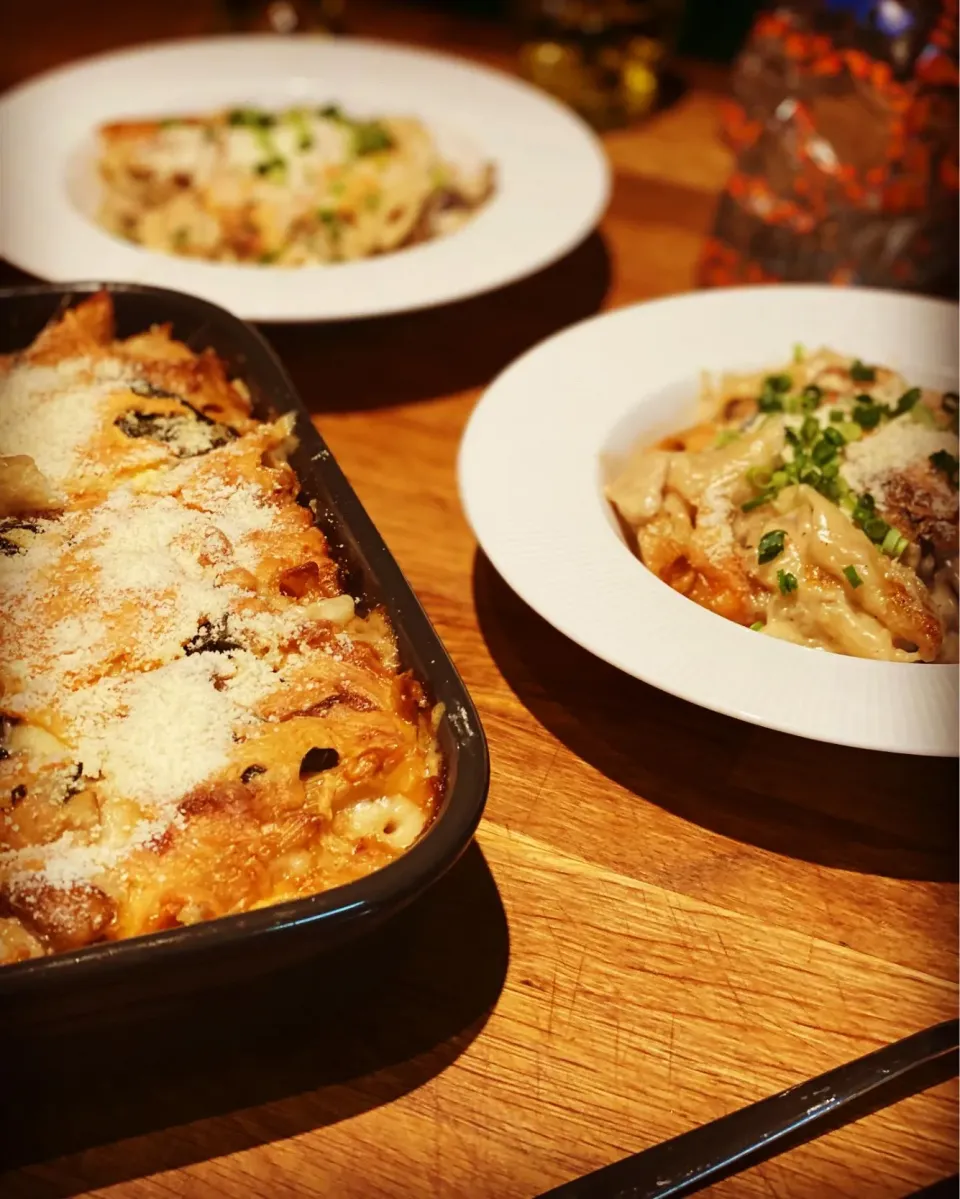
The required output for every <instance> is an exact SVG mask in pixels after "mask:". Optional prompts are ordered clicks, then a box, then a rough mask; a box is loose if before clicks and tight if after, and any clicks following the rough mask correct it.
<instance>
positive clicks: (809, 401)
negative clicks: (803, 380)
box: [800, 383, 823, 412]
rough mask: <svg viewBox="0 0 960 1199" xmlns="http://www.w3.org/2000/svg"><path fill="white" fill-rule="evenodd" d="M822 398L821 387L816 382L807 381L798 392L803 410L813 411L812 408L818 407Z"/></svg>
mask: <svg viewBox="0 0 960 1199" xmlns="http://www.w3.org/2000/svg"><path fill="white" fill-rule="evenodd" d="M822 399H823V389H822V388H820V387H818V386H817V385H816V383H808V384H807V386H806V387H805V388H804V389H803V391H802V392H801V393H800V400H801V406H802V407H803V410H804V412H813V411H814V409H816V408H819V407H820V401H821V400H822Z"/></svg>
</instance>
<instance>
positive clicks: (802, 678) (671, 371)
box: [459, 287, 958, 755]
mask: <svg viewBox="0 0 960 1199" xmlns="http://www.w3.org/2000/svg"><path fill="white" fill-rule="evenodd" d="M797 342H802V343H804V344H805V345H807V346H810V347H817V346H821V345H826V346H830V347H831V348H834V349H837V350H839V351H841V352H843V353H850V354H855V355H857V356H859V357H860V358H862V359H863V360H865V361H875V362H880V363H883V364H885V365H889V366H893V367H896V368H897V369H899V370H902V371H903V373H904V374H905V375H907V376H908V377H909V378H910V379H911V380H915V381H916V382H918V383H921V384H925V385H928V386H939V387H942V388H948V387H949V388H953V389H955V388H956V380H957V310H956V308H955V307H954V306H953V305H951V304H947V303H944V302H939V301H935V300H926V299H919V298H915V297H908V296H901V295H895V294H893V293H886V292H877V291H866V290H843V289H834V288H827V287H762V288H739V289H735V290H721V291H711V292H700V293H695V294H691V295H685V296H678V297H676V298H673V299H668V300H661V301H658V302H656V303H650V304H640V305H636V306H634V307H630V308H624V309H621V310H619V311H616V312H612V313H609V314H606V315H603V316H599V317H594V318H592V319H591V320H588V321H585V322H583V323H582V324H579V325H576V326H574V327H573V328H571V329H568V330H566V331H565V332H563V333H560V334H557V335H556V336H555V337H552V338H551V339H550V340H548V341H546V342H544V343H543V344H542V345H540V346H538V347H536V348H535V349H533V350H531V351H530V352H529V353H527V354H526V355H524V357H522V358H521V359H519V360H518V361H517V362H515V363H514V364H513V365H512V366H510V367H509V368H508V369H507V370H506V371H505V372H504V373H503V374H502V375H501V376H500V377H499V378H498V379H497V380H496V382H494V384H493V385H492V386H491V387H490V388H489V389H488V391H487V392H486V394H485V395H484V397H483V399H482V400H481V401H480V403H479V404H478V406H477V408H476V409H475V410H474V412H473V415H472V417H471V419H470V422H469V424H468V426H467V430H466V433H465V435H464V439H463V444H462V446H461V450H460V460H459V478H460V492H461V497H462V501H463V504H464V508H465V510H466V513H467V517H468V519H469V521H470V523H471V525H472V526H473V529H474V532H475V533H476V536H477V539H478V541H479V542H480V544H481V546H482V547H483V549H484V551H485V552H486V554H487V556H488V557H489V558H490V560H491V562H492V563H493V565H494V566H495V567H496V569H497V570H498V571H499V572H500V574H501V575H502V576H503V577H504V579H505V580H506V581H507V583H509V585H510V586H511V587H512V588H513V589H514V590H515V591H516V592H517V593H518V594H519V595H520V596H521V597H522V598H523V599H524V600H526V602H527V603H528V604H530V605H531V607H533V608H534V609H535V610H536V611H537V612H539V613H540V615H541V616H543V617H544V618H545V619H546V620H548V621H549V622H550V623H551V624H552V625H554V626H555V627H556V628H558V629H559V630H560V631H561V632H562V633H565V634H566V635H567V636H568V637H570V638H571V639H572V640H574V641H576V642H578V643H579V644H580V645H582V646H583V647H584V648H586V649H588V650H590V651H591V652H592V653H594V654H596V655H597V656H598V657H600V658H603V659H604V660H605V661H607V662H610V663H612V664H613V665H614V666H617V667H619V668H620V669H622V670H625V671H626V672H627V673H629V674H632V675H635V676H636V677H637V678H640V679H643V680H645V681H646V682H648V683H651V684H653V685H654V686H656V687H660V688H662V689H663V690H664V691H669V692H671V693H672V694H674V695H678V696H680V697H682V698H683V699H687V700H690V701H692V702H693V703H697V704H701V705H702V706H704V707H707V708H712V709H714V710H715V711H717V712H724V713H726V714H728V715H730V716H734V717H737V718H739V719H741V720H748V721H751V722H753V723H754V724H760V725H765V726H767V727H769V728H775V729H780V730H782V731H784V732H787V733H795V734H798V735H800V736H803V737H812V738H816V739H818V740H821V741H832V742H836V743H838V744H841V745H853V746H860V747H863V748H867V749H877V750H890V751H899V752H903V753H912V754H932V755H936V754H941V755H952V754H956V753H957V748H958V728H957V695H958V692H957V678H958V672H957V668H956V667H952V666H927V665H914V664H912V663H911V664H901V663H884V662H870V661H864V660H860V659H856V658H849V657H844V656H842V655H839V654H832V653H826V652H821V651H817V650H811V649H806V648H804V647H802V646H797V645H792V644H789V643H787V642H784V641H778V640H776V639H774V638H772V637H761V636H757V635H756V634H755V633H752V632H751V631H749V630H748V629H744V628H741V627H740V626H739V625H736V624H734V623H732V622H730V621H726V620H724V619H722V618H721V617H719V616H716V615H715V614H714V613H712V612H709V611H707V610H706V609H703V608H700V607H698V606H697V605H696V604H694V603H693V602H691V601H690V600H688V599H686V598H685V597H684V596H682V595H679V594H678V593H677V592H675V591H672V590H671V589H670V588H669V587H668V586H666V585H665V584H664V583H662V582H661V581H660V580H659V579H657V578H656V576H655V575H653V574H652V573H651V572H650V571H648V570H647V569H646V568H645V567H644V566H643V565H642V564H641V563H640V562H639V561H638V559H637V558H636V557H635V556H634V555H633V553H632V552H631V551H630V549H629V548H628V546H627V545H626V544H625V542H624V540H623V538H622V536H621V535H620V532H619V529H618V527H617V522H616V520H615V518H614V516H613V514H612V511H611V509H610V507H609V505H608V504H607V502H606V500H605V498H604V496H603V491H602V487H603V479H602V477H601V458H602V456H604V455H607V454H611V453H619V452H622V451H625V450H627V449H628V448H630V447H631V446H632V445H633V444H634V443H635V442H637V441H638V440H639V439H640V438H651V439H653V438H655V437H656V436H658V435H663V434H665V433H667V432H669V431H670V430H671V429H677V428H680V427H682V426H683V425H684V424H689V423H691V421H692V419H693V417H694V414H695V409H696V400H697V396H698V393H699V387H700V380H699V373H700V371H701V370H703V369H707V370H711V371H721V370H736V369H740V368H744V369H763V368H764V367H770V366H774V365H776V364H777V363H779V362H783V361H786V360H788V359H789V357H790V354H791V351H792V347H793V346H794V344H795V343H797ZM638 738H640V740H639V741H638V744H642V730H638Z"/></svg>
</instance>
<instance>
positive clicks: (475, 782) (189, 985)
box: [0, 283, 489, 1018]
mask: <svg viewBox="0 0 960 1199" xmlns="http://www.w3.org/2000/svg"><path fill="white" fill-rule="evenodd" d="M101 288H106V290H108V291H109V292H110V293H111V295H112V296H113V302H114V307H115V311H116V318H117V328H118V334H119V336H128V335H130V334H133V333H137V332H140V331H142V330H144V329H146V328H148V327H149V326H150V325H151V324H157V323H163V322H170V323H171V324H172V325H173V332H174V335H175V336H176V337H177V338H179V339H181V340H182V341H184V342H185V343H186V344H188V345H189V346H190V347H191V348H192V349H194V350H202V349H204V348H205V347H207V346H210V347H212V348H213V349H214V350H215V351H216V352H217V353H218V354H219V355H220V356H221V357H222V358H223V359H224V361H225V362H226V364H227V366H228V368H229V370H230V371H231V373H232V374H233V375H234V376H236V377H240V378H242V379H243V380H244V382H245V383H246V384H247V386H248V387H249V389H250V392H251V396H252V398H253V404H254V412H255V414H256V415H257V416H260V417H268V416H273V415H280V414H282V413H285V412H290V411H293V412H295V413H296V416H297V429H296V431H297V434H298V438H299V447H298V449H297V450H296V452H295V453H294V454H293V455H292V456H291V459H290V461H291V464H292V465H293V466H294V468H295V469H296V471H297V474H298V476H299V478H300V481H301V485H302V499H303V501H304V502H309V503H310V506H311V507H312V508H313V510H314V512H315V515H316V520H317V524H318V525H319V526H320V528H321V529H322V530H323V532H324V533H325V534H326V535H327V538H328V540H329V543H330V547H331V552H332V553H333V554H334V556H335V557H336V558H337V560H338V563H339V565H340V566H341V569H342V570H343V571H344V572H345V575H346V577H347V579H348V580H349V587H350V590H351V591H352V594H353V595H355V596H357V597H359V598H360V599H361V601H363V602H366V603H367V604H374V603H379V604H382V605H383V606H384V608H385V609H386V611H387V612H388V613H389V615H390V619H391V621H392V622H393V627H394V629H395V631H396V635H397V640H398V642H399V648H400V654H401V658H402V661H403V664H404V666H405V667H408V668H411V669H412V670H413V671H414V672H415V674H416V675H417V677H418V678H419V679H420V681H421V682H422V683H423V684H425V686H426V687H427V690H428V692H429V693H430V695H431V697H432V698H433V700H434V701H435V702H439V703H442V704H443V705H444V709H445V715H444V717H443V719H442V721H441V724H440V729H439V739H440V745H441V749H442V751H443V754H444V757H445V762H446V788H445V794H444V798H443V801H442V804H441V808H440V811H439V813H438V815H437V817H436V819H435V821H434V823H433V825H432V826H431V827H430V828H429V829H428V831H427V832H426V834H425V835H424V836H423V838H422V840H420V841H419V842H417V843H416V844H415V845H414V846H412V847H411V849H409V850H408V851H407V852H406V853H405V854H404V855H403V857H401V858H399V859H398V860H397V861H396V862H394V863H392V864H391V865H389V866H387V867H385V868H384V869H382V870H380V871H377V872H375V873H374V874H371V875H369V876H368V877H366V878H363V879H360V880H358V881H356V882H352V883H349V884H347V885H345V886H342V887H338V888H336V889H334V890H331V891H327V892H323V893H321V894H319V895H314V896H310V897H309V898H306V899H300V900H296V901H293V902H289V903H283V904H278V905H275V906H273V907H269V908H262V909H260V910H258V911H254V912H250V913H248V914H244V915H238V916H226V917H221V918H220V919H217V920H212V921H209V922H207V923H201V924H195V925H190V926H188V927H184V928H177V929H171V930H168V931H164V932H161V933H152V934H148V935H145V936H141V937H133V938H130V939H128V940H123V941H113V942H103V943H101V944H97V945H91V946H88V947H86V948H84V949H81V950H79V951H76V952H67V953H60V954H56V955H54V956H52V957H49V958H40V959H36V960H33V961H28V962H20V963H16V964H13V965H8V966H0V1018H3V1017H4V1016H5V1015H6V1014H7V1013H8V1012H9V1011H10V1009H11V1008H12V1007H16V1008H19V1009H24V1008H31V1009H36V1006H37V1004H40V1006H43V1007H46V1006H47V1005H48V1003H49V1002H50V1001H53V1002H55V1004H56V1006H57V1007H58V1008H60V1010H61V1012H62V1007H61V1005H62V1004H64V1003H65V1002H66V1003H67V1005H68V1006H71V1001H72V1004H73V1005H76V1004H79V1005H80V1007H84V1006H86V1004H85V1003H84V997H87V998H88V999H89V1000H90V1001H92V1002H93V1003H95V1004H96V1006H97V1007H101V1006H102V1005H103V1004H104V1003H106V1004H108V1005H112V1004H113V1003H115V1002H121V1003H124V1004H126V1003H127V1002H135V1001H136V999H137V998H138V997H142V996H143V995H145V994H149V995H150V996H151V997H152V998H153V999H156V998H157V996H158V993H162V992H176V991H185V990H194V989H196V988H197V987H199V986H201V985H205V984H206V983H211V982H217V983H220V984H222V983H223V981H224V980H225V979H228V978H231V977H234V976H237V975H241V976H242V975H245V974H248V973H251V972H255V973H259V972H262V971H264V970H267V969H271V968H273V967H275V966H279V965H281V964H284V963H287V962H289V961H290V960H291V959H296V958H298V957H302V956H303V955H306V954H311V955H312V954H319V953H326V952H327V951H330V950H334V949H339V947H342V946H343V945H344V943H345V942H346V941H349V940H353V939H354V938H356V937H358V936H360V935H362V934H364V933H366V932H367V931H369V930H372V929H373V928H375V927H377V926H379V925H380V924H381V923H382V922H383V921H384V920H386V919H387V918H388V917H390V916H392V915H394V914H395V913H397V912H399V911H400V909H402V908H404V907H405V906H406V905H407V904H408V903H409V902H410V901H411V900H413V899H415V898H416V897H417V896H418V895H420V894H421V893H422V892H423V891H425V890H426V889H427V888H428V887H429V886H430V884H431V883H433V882H434V881H435V880H436V879H438V878H439V877H440V876H441V875H442V874H443V873H444V872H445V871H446V870H447V869H448V867H450V866H451V865H452V864H453V863H454V862H455V861H456V860H457V858H458V857H459V856H460V854H461V853H462V852H463V850H464V849H465V848H466V847H467V845H468V844H469V842H470V840H471V837H472V835H473V832H474V830H475V829H476V826H477V823H478V822H479V819H480V815H481V812H482V810H483V805H484V801H485V798H486V792H487V784H488V780H489V761H488V757H487V747H486V741H485V738H484V734H483V729H482V727H481V725H480V721H479V718H478V716H477V712H476V710H475V708H474V706H473V703H472V701H471V699H470V697H469V695H468V694H467V691H466V688H465V687H464V685H463V682H462V681H461V679H460V677H459V675H458V674H457V671H456V668H455V667H454V665H453V663H452V662H451V660H450V658H449V656H448V654H447V652H446V650H445V649H444V647H443V645H442V643H441V642H440V639H439V638H438V636H437V634H436V632H435V631H434V629H433V626H432V625H431V624H430V621H429V620H428V618H427V616H426V614H425V613H424V611H423V609H422V608H421V606H420V604H419V602H418V600H417V598H416V596H415V595H414V594H413V591H412V590H411V588H410V585H409V584H408V583H407V581H406V579H405V578H404V576H403V574H402V573H401V571H400V568H399V566H398V565H397V563H396V561H395V560H394V558H393V556H392V555H391V553H390V551H389V550H388V549H387V547H386V545H385V544H384V542H383V539H382V538H381V537H380V535H379V533H378V532H377V530H376V529H375V528H374V526H373V523H372V522H371V520H370V518H369V517H368V516H367V514H366V512H365V511H364V509H363V507H362V505H361V504H360V501H359V500H358V499H357V496H356V495H355V493H354V491H353V489H352V488H351V487H350V485H349V483H347V481H346V479H345V478H344V476H343V474H342V472H341V471H340V468H339V467H338V466H337V464H336V462H335V461H334V459H333V457H332V456H331V454H330V452H329V450H328V449H327V447H326V446H325V445H324V442H323V440H322V438H321V437H320V436H319V434H318V433H317V432H316V430H315V429H314V427H313V424H312V422H311V420H310V417H309V415H308V413H307V410H306V408H305V407H304V405H303V403H302V401H301V400H300V398H299V396H298V395H297V393H296V391H295V389H294V387H293V384H292V383H291V381H290V379H289V377H288V376H287V373H286V371H285V370H284V368H283V366H282V365H281V364H280V362H279V360H278V358H277V357H276V355H275V354H274V352H273V351H272V350H271V349H270V347H269V346H268V345H267V343H266V342H265V341H264V339H263V338H262V337H261V336H260V334H259V333H257V332H256V331H255V330H254V329H251V328H250V327H249V326H248V325H246V324H244V323H243V322H242V321H240V320H238V319H237V318H236V317H234V316H231V315H230V314H229V313H227V312H225V311H224V310H223V309H221V308H217V307H216V306H214V305H213V304H209V303H207V302H206V301H204V300H199V299H196V298H194V297H193V296H187V295H183V294H181V293H179V292H174V291H167V290H165V289H162V288H156V287H146V286H140V285H137V284H109V283H107V284H100V283H78V284H74V285H71V286H66V285H61V284H57V285H53V284H51V285H37V286H27V287H16V288H8V289H0V353H9V352H11V351H15V350H18V349H22V348H23V347H24V346H26V345H28V344H29V343H30V342H31V341H32V340H33V338H34V337H35V336H36V334H37V333H38V332H39V331H40V329H41V328H42V327H43V326H44V325H45V324H46V323H47V321H48V320H49V319H50V318H51V317H53V316H54V315H56V314H57V313H58V312H59V311H60V310H62V309H63V308H64V307H66V306H68V305H69V304H71V303H72V302H75V301H77V300H79V299H81V298H82V297H83V296H86V295H90V294H91V293H93V292H95V291H97V290H99V289H101ZM2 419H3V414H2V411H0V420H2ZM159 732H162V731H159Z"/></svg>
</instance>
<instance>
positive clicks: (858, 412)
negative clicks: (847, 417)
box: [853, 400, 882, 429]
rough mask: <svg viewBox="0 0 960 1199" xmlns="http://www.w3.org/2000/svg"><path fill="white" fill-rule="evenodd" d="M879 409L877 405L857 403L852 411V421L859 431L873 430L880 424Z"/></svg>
mask: <svg viewBox="0 0 960 1199" xmlns="http://www.w3.org/2000/svg"><path fill="white" fill-rule="evenodd" d="M881 415H882V413H881V409H880V405H879V404H862V403H860V402H859V400H858V402H857V404H855V405H854V409H853V419H854V420H855V421H856V422H857V424H858V425H859V426H860V428H861V429H875V428H876V427H877V425H879V424H880V417H881Z"/></svg>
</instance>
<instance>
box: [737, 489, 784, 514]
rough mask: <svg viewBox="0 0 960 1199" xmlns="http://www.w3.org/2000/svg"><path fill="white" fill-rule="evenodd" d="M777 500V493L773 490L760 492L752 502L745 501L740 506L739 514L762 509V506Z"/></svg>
mask: <svg viewBox="0 0 960 1199" xmlns="http://www.w3.org/2000/svg"><path fill="white" fill-rule="evenodd" d="M776 498H777V493H776V492H775V491H773V490H770V491H761V492H760V494H759V495H755V496H754V497H753V499H752V500H747V502H746V503H745V504H741V505H740V511H741V512H752V511H753V510H754V508H762V507H763V505H764V504H769V503H770V501H771V500H775V499H776Z"/></svg>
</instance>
